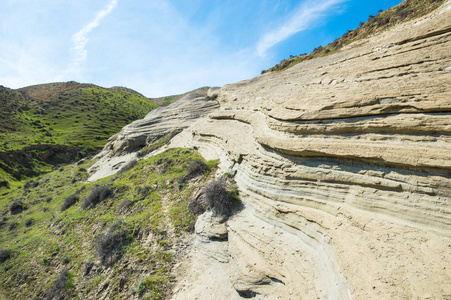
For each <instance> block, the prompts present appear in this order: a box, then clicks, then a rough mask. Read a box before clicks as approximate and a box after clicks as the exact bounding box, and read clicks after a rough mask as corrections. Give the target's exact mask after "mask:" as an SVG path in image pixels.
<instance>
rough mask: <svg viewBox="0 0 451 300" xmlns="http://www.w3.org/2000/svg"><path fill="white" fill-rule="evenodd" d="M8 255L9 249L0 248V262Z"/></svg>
mask: <svg viewBox="0 0 451 300" xmlns="http://www.w3.org/2000/svg"><path fill="white" fill-rule="evenodd" d="M10 257H11V250H9V249H4V250H0V263H4V262H5V261H6V260H7V259H9V258H10Z"/></svg>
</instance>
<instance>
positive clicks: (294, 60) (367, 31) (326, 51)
mask: <svg viewBox="0 0 451 300" xmlns="http://www.w3.org/2000/svg"><path fill="white" fill-rule="evenodd" d="M444 2H445V0H406V1H403V2H401V3H400V4H398V5H396V6H394V7H391V8H389V9H387V10H386V11H382V10H379V11H378V13H377V14H375V15H369V17H368V20H367V21H366V22H360V26H359V27H358V28H356V29H354V30H348V32H346V33H345V34H344V35H343V36H342V37H340V38H338V39H336V40H335V41H333V42H332V43H330V44H329V45H327V46H324V47H323V46H318V47H317V48H315V49H314V50H313V51H312V52H311V53H308V54H307V53H304V54H300V55H291V56H290V58H287V59H284V60H282V61H281V62H280V63H278V64H277V65H275V66H274V67H272V68H269V69H267V70H263V71H262V74H264V73H267V72H277V71H283V70H286V69H288V68H290V67H292V66H294V65H297V64H298V63H300V62H302V61H305V60H309V59H313V58H316V57H321V56H326V55H330V54H333V53H335V52H337V51H339V50H340V49H341V48H343V47H344V46H346V45H348V44H350V43H352V42H355V41H358V40H362V39H364V38H367V37H369V36H371V35H373V34H375V33H378V32H381V31H383V30H386V29H387V28H389V27H392V26H393V25H396V24H399V23H402V22H405V21H409V20H412V19H415V18H418V17H421V16H424V15H426V14H428V13H430V12H431V11H433V10H434V9H436V8H437V7H439V6H440V5H442V4H443V3H444Z"/></svg>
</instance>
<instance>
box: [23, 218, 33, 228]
mask: <svg viewBox="0 0 451 300" xmlns="http://www.w3.org/2000/svg"><path fill="white" fill-rule="evenodd" d="M33 224H34V220H33V219H32V218H30V219H28V220H27V221H26V222H25V226H26V227H30V226H32V225H33Z"/></svg>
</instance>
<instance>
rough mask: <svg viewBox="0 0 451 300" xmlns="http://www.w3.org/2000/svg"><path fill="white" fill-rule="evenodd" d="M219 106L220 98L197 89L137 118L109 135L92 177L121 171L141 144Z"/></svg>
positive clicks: (143, 144) (184, 126)
mask: <svg viewBox="0 0 451 300" xmlns="http://www.w3.org/2000/svg"><path fill="white" fill-rule="evenodd" d="M217 108H218V103H217V102H216V101H212V100H210V99H208V98H207V96H205V95H203V94H199V93H196V92H193V93H190V94H187V95H186V96H184V97H183V98H182V99H180V100H178V101H177V102H175V103H173V104H172V105H170V106H166V107H159V108H157V109H155V110H153V111H151V112H150V113H149V114H148V115H147V116H146V117H145V118H144V119H141V120H137V121H134V122H133V123H131V124H129V125H127V126H125V127H124V128H123V129H122V130H121V131H120V132H119V133H117V134H115V135H113V136H112V137H111V138H109V139H108V143H107V144H106V145H105V147H104V149H103V151H102V152H101V153H99V154H98V155H97V156H96V158H98V159H99V161H98V162H97V163H96V164H94V165H93V166H92V167H91V168H90V170H89V171H90V173H91V174H92V176H91V177H90V178H89V181H95V180H97V179H99V178H103V177H106V176H109V175H112V174H114V173H116V172H118V171H119V170H120V168H121V166H122V165H124V164H125V163H126V162H129V161H131V160H133V159H136V158H137V154H138V153H137V151H138V150H140V149H141V148H143V147H145V146H146V145H149V144H152V143H154V142H156V141H158V140H160V139H161V138H163V137H165V136H171V135H175V134H176V133H178V132H180V131H181V130H183V129H185V128H187V127H188V126H189V125H191V124H192V123H193V122H194V121H196V120H198V119H200V118H205V117H206V116H207V114H208V113H210V112H211V111H213V110H215V109H217ZM160 152H161V150H160ZM152 154H155V152H154V153H152Z"/></svg>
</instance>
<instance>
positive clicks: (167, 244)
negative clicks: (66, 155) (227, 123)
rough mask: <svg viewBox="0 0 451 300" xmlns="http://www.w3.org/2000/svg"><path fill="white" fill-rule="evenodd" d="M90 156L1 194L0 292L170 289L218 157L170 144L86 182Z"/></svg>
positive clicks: (96, 294)
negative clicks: (196, 201)
mask: <svg viewBox="0 0 451 300" xmlns="http://www.w3.org/2000/svg"><path fill="white" fill-rule="evenodd" d="M92 164H93V162H92V161H90V162H85V163H82V164H79V165H77V164H73V165H67V166H65V167H61V168H60V169H59V170H56V171H53V172H51V173H48V174H45V175H42V176H40V177H38V178H36V179H34V180H33V181H29V182H27V183H26V184H25V185H24V186H23V187H21V188H13V189H10V190H8V192H7V193H5V194H2V195H0V299H3V298H4V299H19V298H23V299H35V298H36V299H42V298H45V297H47V298H49V299H50V298H51V297H52V296H55V295H58V296H62V297H66V298H70V299H88V298H92V299H97V298H100V297H102V298H108V299H125V298H128V297H131V296H132V295H140V296H141V297H142V298H143V299H161V298H164V297H166V296H168V293H170V290H171V289H170V287H171V282H172V277H171V269H172V266H173V264H174V261H175V258H176V257H177V255H179V252H178V250H177V249H180V247H175V246H176V245H177V244H179V243H182V242H183V237H184V235H185V233H186V232H190V231H191V230H192V229H193V226H194V221H195V215H194V214H193V213H191V212H190V210H189V209H188V203H189V200H190V199H191V198H192V197H193V195H195V194H197V193H198V192H199V191H200V190H201V189H202V188H203V187H204V186H206V184H207V182H208V181H210V180H211V177H212V176H213V172H212V170H213V169H214V168H215V167H216V164H217V161H210V162H205V161H204V160H203V158H202V157H201V156H200V155H199V154H197V153H196V152H194V151H192V150H188V149H171V150H168V151H166V152H164V153H162V154H160V155H158V156H155V157H152V158H149V159H147V160H141V161H138V162H137V163H136V164H135V165H134V166H132V167H131V169H129V170H127V171H124V172H122V173H121V174H117V175H113V176H110V177H107V178H104V179H102V180H99V181H97V182H96V183H85V180H86V178H87V172H86V169H87V168H88V167H89V166H90V165H92ZM199 165H200V166H202V167H199ZM94 200H95V201H94ZM84 203H89V204H90V205H84ZM94 204H95V205H94Z"/></svg>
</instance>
